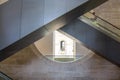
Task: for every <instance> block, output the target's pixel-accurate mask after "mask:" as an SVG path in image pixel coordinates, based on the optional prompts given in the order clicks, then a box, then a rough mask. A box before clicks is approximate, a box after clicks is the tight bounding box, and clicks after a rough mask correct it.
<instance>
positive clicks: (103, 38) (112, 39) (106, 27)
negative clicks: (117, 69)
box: [60, 12, 120, 66]
mask: <svg viewBox="0 0 120 80" xmlns="http://www.w3.org/2000/svg"><path fill="white" fill-rule="evenodd" d="M60 31H61V32H63V33H67V34H70V35H72V36H73V37H75V38H76V39H78V40H80V41H82V42H83V44H84V45H86V46H87V47H88V48H90V49H91V50H93V51H95V52H96V53H97V54H98V55H101V56H103V57H104V58H106V59H107V60H109V61H111V62H113V63H114V64H117V65H118V66H120V28H118V27H116V26H114V25H113V24H111V23H109V22H107V21H106V20H104V19H102V18H100V17H98V16H96V15H94V14H92V13H90V12H88V13H86V14H84V15H83V16H80V17H79V18H78V19H77V20H74V22H72V23H71V24H68V25H67V26H65V27H63V28H61V29H60Z"/></svg>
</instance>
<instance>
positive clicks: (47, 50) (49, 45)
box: [34, 33, 53, 56]
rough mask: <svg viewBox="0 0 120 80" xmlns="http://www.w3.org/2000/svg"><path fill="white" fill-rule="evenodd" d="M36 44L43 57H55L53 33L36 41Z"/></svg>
mask: <svg viewBox="0 0 120 80" xmlns="http://www.w3.org/2000/svg"><path fill="white" fill-rule="evenodd" d="M34 44H35V46H36V48H37V49H38V50H39V52H40V53H42V54H43V55H45V56H46V55H53V33H51V34H50V35H48V36H45V37H44V38H42V39H40V40H38V41H36V42H35V43H34Z"/></svg>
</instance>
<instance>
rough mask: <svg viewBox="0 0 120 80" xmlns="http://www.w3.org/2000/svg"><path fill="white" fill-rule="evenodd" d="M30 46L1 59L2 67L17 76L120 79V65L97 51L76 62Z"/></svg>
mask: <svg viewBox="0 0 120 80" xmlns="http://www.w3.org/2000/svg"><path fill="white" fill-rule="evenodd" d="M34 53H37V51H36V52H35V50H34V49H33V48H32V46H29V47H27V48H25V49H23V50H22V51H20V52H18V53H17V54H15V55H13V56H12V57H10V58H8V59H6V60H4V61H3V62H0V71H2V72H4V73H6V74H7V75H8V76H10V77H11V78H13V79H14V80H120V68H119V67H117V66H116V65H113V64H112V63H110V62H109V61H107V60H105V59H103V58H101V57H99V56H97V55H95V54H94V55H93V56H92V57H90V58H89V59H85V60H78V61H76V62H73V63H57V62H53V61H50V60H48V59H47V58H45V57H44V56H42V55H39V57H38V56H37V55H36V54H34Z"/></svg>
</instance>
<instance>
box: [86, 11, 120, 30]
mask: <svg viewBox="0 0 120 80" xmlns="http://www.w3.org/2000/svg"><path fill="white" fill-rule="evenodd" d="M88 13H90V14H92V13H91V12H88ZM92 15H94V16H95V17H97V18H99V19H101V20H102V21H104V22H106V23H108V24H110V25H112V26H113V27H114V28H116V29H119V30H120V28H118V27H117V26H115V25H113V24H112V23H110V22H108V21H107V20H105V19H103V18H101V17H99V16H97V15H96V14H92Z"/></svg>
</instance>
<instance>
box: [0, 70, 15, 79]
mask: <svg viewBox="0 0 120 80" xmlns="http://www.w3.org/2000/svg"><path fill="white" fill-rule="evenodd" d="M0 80H13V79H11V78H10V77H8V76H7V75H6V74H4V73H2V72H0Z"/></svg>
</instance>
